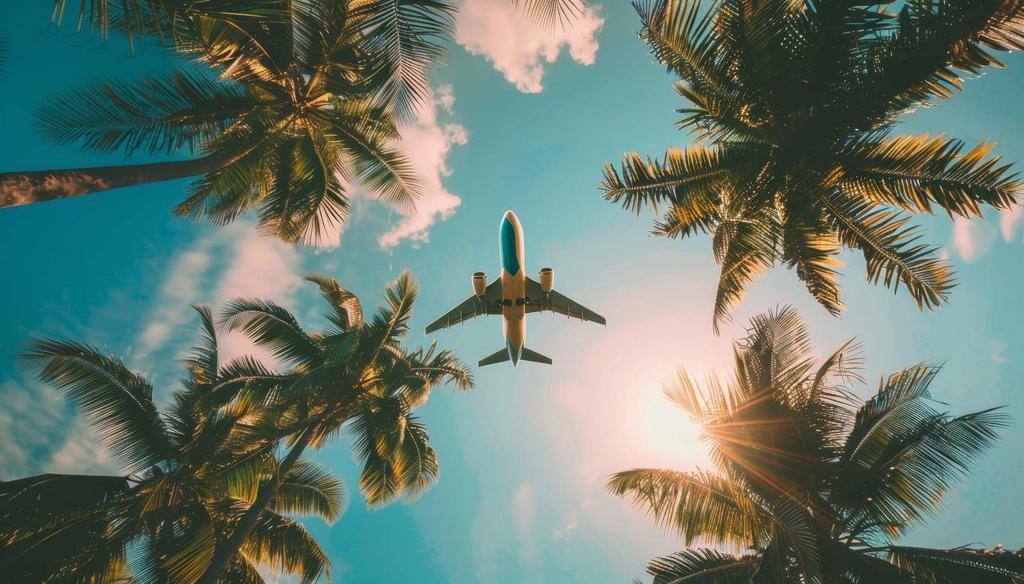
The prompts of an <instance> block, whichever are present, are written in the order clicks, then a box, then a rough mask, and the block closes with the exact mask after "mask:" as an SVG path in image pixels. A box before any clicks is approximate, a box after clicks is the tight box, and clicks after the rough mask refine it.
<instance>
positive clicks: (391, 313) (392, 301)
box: [199, 273, 473, 584]
mask: <svg viewBox="0 0 1024 584" xmlns="http://www.w3.org/2000/svg"><path fill="white" fill-rule="evenodd" d="M307 279H308V280H309V281H310V282H313V283H315V284H316V285H317V286H318V287H319V288H320V292H321V295H322V296H323V298H324V300H325V302H326V304H327V312H326V314H325V316H326V319H327V321H328V322H329V323H330V326H329V328H328V329H327V330H325V331H322V332H318V333H307V332H306V331H305V330H303V329H302V327H301V326H300V325H299V322H298V320H297V319H296V318H295V317H294V316H293V315H292V314H290V313H289V312H288V311H287V310H285V309H284V308H282V307H280V306H278V305H276V304H274V303H272V302H267V301H262V300H254V299H244V298H243V299H237V300H234V301H231V302H229V303H228V306H227V308H226V309H225V311H224V313H223V320H222V323H223V326H224V327H225V328H226V329H228V330H237V331H241V332H243V333H244V334H246V335H247V336H248V337H249V339H250V340H252V341H253V342H254V343H256V344H257V345H259V346H261V347H264V348H266V349H267V350H269V351H270V352H271V353H272V354H273V356H274V357H275V358H276V359H278V360H280V361H282V362H284V363H285V364H287V365H288V366H289V367H290V370H288V371H287V372H284V373H281V374H276V373H273V372H271V371H270V370H268V369H267V368H266V367H264V366H263V365H261V364H260V363H258V362H256V361H254V360H250V361H249V362H248V364H247V365H246V369H247V371H248V373H246V374H244V375H242V376H240V379H241V378H244V379H245V380H246V381H245V383H244V384H242V385H238V386H235V388H233V389H232V391H229V392H227V394H229V395H230V399H231V400H232V405H231V406H230V407H231V408H233V409H234V410H235V411H238V412H239V414H240V415H247V414H248V415H253V416H259V417H260V418H262V419H264V420H267V421H268V422H267V423H268V425H272V426H273V427H274V429H276V431H277V436H278V437H279V438H281V439H283V440H284V441H285V442H286V444H287V449H288V451H287V454H286V455H285V456H284V458H283V459H282V461H281V462H280V464H279V466H278V471H279V473H280V475H281V476H286V475H287V473H288V472H289V470H290V469H291V467H292V465H293V464H294V463H295V462H296V461H297V460H299V457H301V456H302V454H303V452H304V451H305V450H306V448H309V447H313V448H320V447H322V446H323V445H324V444H325V443H326V442H327V441H328V440H329V439H331V438H333V437H335V436H337V435H338V434H339V433H341V432H342V431H343V430H346V429H347V430H348V431H349V432H350V433H351V435H352V437H353V444H354V450H355V455H356V457H357V458H358V459H359V461H360V462H361V463H362V465H363V468H362V472H361V475H360V479H359V489H360V491H362V493H363V495H364V496H365V498H366V501H367V503H368V504H369V505H371V506H375V507H376V506H383V505H386V504H387V503H389V502H391V501H393V500H395V499H397V498H399V497H405V498H406V499H411V498H415V497H416V496H418V495H419V494H420V493H422V492H423V491H424V490H425V489H427V488H428V487H429V486H430V485H431V484H432V483H433V482H435V481H436V480H437V477H438V470H439V469H438V461H437V456H436V454H435V452H434V450H433V449H432V448H431V447H430V442H429V436H428V433H427V429H426V427H425V426H424V425H423V424H422V422H420V421H419V419H418V418H417V417H416V416H415V415H414V413H413V412H414V410H415V409H416V408H417V407H419V406H420V405H422V404H424V403H426V401H427V398H428V397H429V395H430V391H431V389H432V388H433V387H434V386H436V385H438V384H441V383H445V382H451V383H453V384H454V385H455V387H456V388H458V389H469V388H470V387H472V383H473V380H472V377H471V375H470V374H469V372H468V370H467V369H466V368H465V366H464V365H463V364H462V363H460V362H459V360H458V359H457V358H456V357H455V356H454V355H453V354H452V353H451V352H449V351H447V350H441V351H438V350H437V349H436V346H435V345H431V346H430V347H429V348H428V349H423V348H417V349H413V350H410V349H408V348H406V347H405V346H403V344H402V341H403V340H404V338H405V336H406V335H407V334H408V331H409V327H408V324H409V319H410V317H411V314H412V308H413V304H414V302H415V300H416V295H417V287H416V284H415V282H414V281H413V280H412V278H411V277H410V276H409V274H408V273H403V274H402V275H401V276H399V278H398V280H397V281H396V282H395V283H394V284H393V285H391V286H389V287H388V288H387V291H386V293H385V302H384V304H383V305H382V306H379V307H378V308H377V311H376V313H375V314H374V315H373V317H372V318H370V319H369V320H368V321H366V320H364V316H363V310H362V306H361V304H360V302H359V299H358V298H356V296H354V295H353V294H352V293H351V292H349V291H348V290H345V289H344V288H342V287H341V286H340V285H339V284H338V283H337V282H336V281H335V280H333V279H331V278H330V277H328V276H324V275H317V274H314V275H311V276H309V277H308V278H307ZM224 397H228V395H225V396H224ZM280 489H281V483H280V482H279V481H273V480H272V481H266V482H264V483H263V484H262V485H261V486H260V489H259V492H258V493H257V495H256V499H255V501H254V502H253V504H252V505H251V507H250V508H249V511H248V512H247V513H246V514H245V516H244V517H242V519H241V520H240V521H239V523H238V525H237V526H236V527H235V528H234V531H233V533H232V534H231V537H230V538H229V539H227V540H226V541H223V542H218V547H217V549H216V551H215V552H214V555H213V559H212V560H211V562H210V566H209V568H208V569H207V571H206V573H205V574H204V576H203V577H202V578H201V579H200V580H199V583H200V584H207V583H213V582H215V581H216V579H217V577H218V576H219V575H220V574H221V573H222V572H223V570H225V569H226V568H227V567H228V564H227V562H228V561H229V560H230V558H232V557H234V556H235V554H236V552H237V550H238V549H239V548H240V547H241V546H242V545H243V544H244V541H245V538H246V537H247V534H248V533H249V531H248V530H249V529H252V528H254V527H255V526H256V522H257V520H258V518H259V517H260V513H261V512H262V510H263V509H265V508H267V507H268V506H271V505H274V504H275V502H276V501H277V498H278V497H279V496H280Z"/></svg>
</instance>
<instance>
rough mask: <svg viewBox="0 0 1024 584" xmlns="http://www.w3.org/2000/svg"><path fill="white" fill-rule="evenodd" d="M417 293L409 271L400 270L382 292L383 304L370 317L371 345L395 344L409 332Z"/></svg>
mask: <svg viewBox="0 0 1024 584" xmlns="http://www.w3.org/2000/svg"><path fill="white" fill-rule="evenodd" d="M418 295H419V286H418V285H417V284H416V281H415V280H413V278H412V275H411V274H410V273H409V272H407V271H406V272H402V273H401V274H400V275H399V276H398V278H397V279H396V280H395V282H394V283H393V284H391V285H389V286H388V288H387V290H386V291H385V293H384V299H385V305H383V306H378V307H377V312H376V313H375V314H374V315H373V317H372V318H371V319H370V323H369V325H368V330H367V333H368V337H369V338H370V339H371V346H373V347H385V346H389V345H395V344H397V343H398V342H399V340H400V339H402V338H403V337H405V335H406V334H407V333H408V332H409V320H410V319H411V318H412V308H413V304H415V302H416V297H417V296H418Z"/></svg>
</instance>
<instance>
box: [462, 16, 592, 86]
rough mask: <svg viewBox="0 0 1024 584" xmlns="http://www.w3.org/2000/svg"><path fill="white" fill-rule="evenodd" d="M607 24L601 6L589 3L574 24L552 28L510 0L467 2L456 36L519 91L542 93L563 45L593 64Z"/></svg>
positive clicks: (580, 59)
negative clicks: (547, 70) (548, 65)
mask: <svg viewBox="0 0 1024 584" xmlns="http://www.w3.org/2000/svg"><path fill="white" fill-rule="evenodd" d="M602 24H604V19H602V18H601V17H600V16H598V14H597V8H595V7H592V6H584V8H583V13H582V14H581V15H580V17H579V18H577V19H576V20H575V21H574V22H572V23H569V24H567V25H566V26H564V27H561V26H555V27H553V28H551V29H550V30H548V29H546V28H544V27H543V26H542V25H539V24H537V23H536V22H533V21H532V20H530V19H529V18H527V17H526V16H524V15H523V14H522V13H521V11H519V10H517V9H516V8H515V6H514V3H513V2H510V1H508V0H466V2H465V3H464V4H463V5H462V8H460V9H459V14H458V16H457V17H456V20H455V40H456V42H458V43H459V44H460V45H462V46H463V47H465V49H466V50H467V51H469V52H470V53H471V54H473V55H479V56H482V57H484V58H485V59H487V60H488V61H490V62H491V64H493V65H494V68H495V69H497V70H498V71H499V72H500V73H501V74H502V75H504V76H505V79H507V80H508V81H509V82H510V83H512V84H513V85H515V86H516V89H518V90H519V91H522V92H523V93H540V92H541V90H542V89H543V88H544V87H543V84H542V81H543V79H544V65H545V63H554V62H555V61H556V60H557V59H558V56H559V54H561V52H562V47H567V48H568V52H569V56H570V57H571V58H572V60H573V61H576V62H577V63H579V64H581V65H593V64H594V59H595V57H596V56H597V47H598V45H597V31H598V30H599V29H600V28H601V25H602Z"/></svg>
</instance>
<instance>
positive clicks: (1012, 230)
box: [999, 205, 1024, 243]
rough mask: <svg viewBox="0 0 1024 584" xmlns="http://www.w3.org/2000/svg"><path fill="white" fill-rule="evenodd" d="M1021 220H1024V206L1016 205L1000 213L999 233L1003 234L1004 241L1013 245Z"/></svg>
mask: <svg viewBox="0 0 1024 584" xmlns="http://www.w3.org/2000/svg"><path fill="white" fill-rule="evenodd" d="M1021 219H1024V206H1022V205H1014V206H1013V207H1012V208H1010V209H1007V210H1005V211H1000V212H999V231H1000V232H1001V233H1002V234H1003V241H1005V242H1006V243H1013V240H1014V236H1015V235H1016V233H1017V226H1018V224H1020V221H1021Z"/></svg>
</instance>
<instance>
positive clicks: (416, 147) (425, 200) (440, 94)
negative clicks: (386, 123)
mask: <svg viewBox="0 0 1024 584" xmlns="http://www.w3.org/2000/svg"><path fill="white" fill-rule="evenodd" d="M454 103H455V96H454V94H453V93H452V90H451V86H450V85H442V86H441V87H440V88H438V89H437V90H436V91H435V92H434V96H433V98H432V100H431V104H430V105H429V106H427V107H424V108H423V109H422V110H420V112H419V114H418V115H417V118H416V121H415V122H414V123H412V124H410V125H408V126H406V127H404V128H402V138H401V140H399V142H398V147H399V149H401V151H402V152H404V153H405V155H406V156H407V157H408V158H409V162H410V163H411V164H412V167H413V169H415V171H416V175H417V177H418V178H419V183H420V187H421V188H422V195H421V196H420V198H419V199H417V200H416V205H415V207H414V208H412V209H408V210H402V209H398V210H397V211H398V213H400V214H401V215H403V216H404V219H402V221H401V222H400V223H399V224H398V225H397V226H395V227H393V228H392V229H389V230H388V231H387V232H385V233H384V234H382V235H381V236H380V237H379V238H378V239H377V241H378V243H380V246H381V247H383V248H389V247H394V246H396V245H398V244H399V243H401V242H402V240H404V239H409V240H412V241H415V242H426V241H428V230H429V229H430V227H431V226H432V225H433V224H434V222H435V221H437V219H438V218H440V219H441V220H442V221H444V220H445V219H448V218H449V217H451V216H452V215H453V214H454V213H455V208H456V207H458V206H459V205H460V204H462V199H460V198H459V197H457V196H455V195H453V194H452V193H451V192H449V191H448V189H446V188H445V186H444V177H446V176H448V175H450V174H451V169H449V168H448V165H447V164H446V162H445V161H446V159H447V158H448V151H449V150H451V148H452V146H454V145H459V146H462V145H465V144H466V143H467V142H468V141H469V134H468V133H467V132H466V129H465V128H463V127H462V126H460V125H459V124H454V123H442V122H440V121H439V120H438V113H439V112H438V109H442V110H444V111H445V112H449V113H450V112H451V109H452V106H453V104H454Z"/></svg>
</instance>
